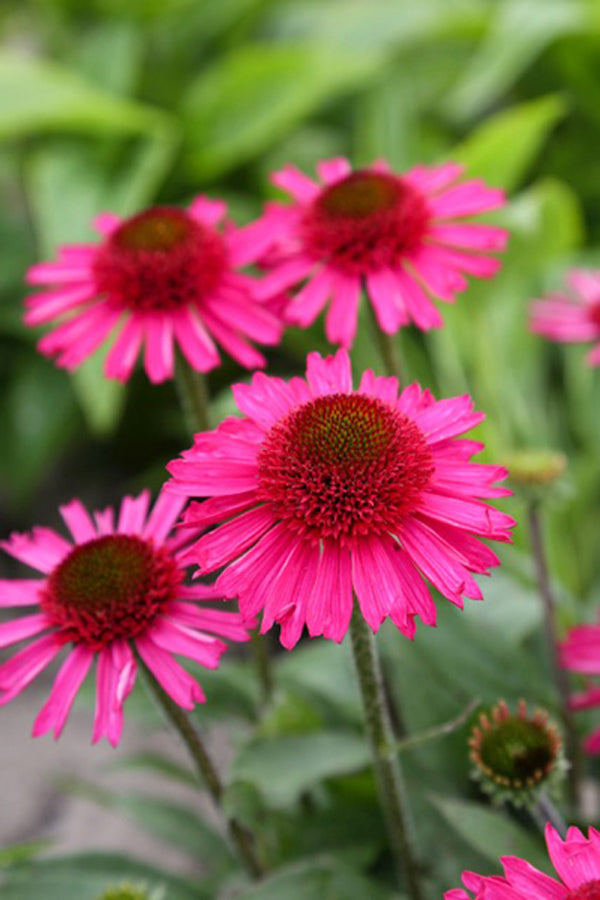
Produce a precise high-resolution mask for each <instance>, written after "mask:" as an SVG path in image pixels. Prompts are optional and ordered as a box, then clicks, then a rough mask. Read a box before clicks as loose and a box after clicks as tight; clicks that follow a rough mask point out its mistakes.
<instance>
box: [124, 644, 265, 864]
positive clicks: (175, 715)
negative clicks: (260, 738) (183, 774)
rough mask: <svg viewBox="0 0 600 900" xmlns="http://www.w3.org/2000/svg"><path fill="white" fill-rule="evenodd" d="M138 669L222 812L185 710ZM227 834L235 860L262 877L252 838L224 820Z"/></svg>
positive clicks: (216, 781) (219, 787) (213, 773)
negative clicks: (236, 856) (235, 851)
mask: <svg viewBox="0 0 600 900" xmlns="http://www.w3.org/2000/svg"><path fill="white" fill-rule="evenodd" d="M140 662H141V661H140ZM141 665H142V669H143V671H144V673H145V675H146V684H147V685H148V687H149V689H150V691H151V693H152V694H153V696H154V698H155V699H156V701H157V702H158V705H159V706H160V707H161V709H162V711H163V713H164V714H165V716H166V718H167V719H168V721H169V722H170V723H171V725H173V727H174V728H175V730H176V731H177V732H178V734H179V736H180V737H181V739H182V741H183V743H184V744H185V746H186V747H187V749H188V751H189V754H190V756H191V757H192V760H193V761H194V764H195V766H196V769H197V770H198V773H199V775H200V777H201V779H202V781H203V782H204V784H205V785H206V787H207V789H208V792H209V794H210V795H211V797H212V799H213V801H214V803H215V806H217V808H219V809H221V808H222V801H223V794H224V788H223V784H222V782H221V779H220V777H219V773H218V772H217V770H216V768H215V766H214V764H213V761H212V760H211V758H210V756H209V755H208V753H207V751H206V748H205V747H204V744H203V743H202V741H201V739H200V735H199V734H198V732H197V731H196V729H195V728H194V726H193V725H192V723H191V722H190V720H189V718H188V717H187V715H186V714H185V712H184V710H183V709H181V707H180V706H178V705H177V704H176V703H175V701H174V700H172V699H171V697H170V696H169V695H168V694H167V692H166V691H165V690H163V688H162V687H161V685H160V684H159V683H158V681H157V680H156V678H155V677H154V675H153V674H152V672H150V671H149V670H148V668H147V666H146V665H145V664H144V663H141ZM227 831H228V832H229V837H230V838H231V842H232V843H233V845H234V846H235V848H236V850H237V853H238V856H239V857H240V859H241V861H242V863H243V865H244V867H245V868H246V870H247V871H248V873H249V874H250V875H251V876H252V878H255V879H257V878H261V877H262V875H264V868H263V865H262V863H261V862H260V860H259V859H258V856H257V854H256V849H255V844H256V841H255V839H254V836H253V834H252V833H251V832H250V831H248V830H247V829H246V828H244V826H243V825H241V824H240V823H239V822H238V821H237V820H236V819H234V818H233V817H228V818H227Z"/></svg>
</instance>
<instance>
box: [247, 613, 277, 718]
mask: <svg viewBox="0 0 600 900" xmlns="http://www.w3.org/2000/svg"><path fill="white" fill-rule="evenodd" d="M250 642H251V646H252V655H253V656H254V664H255V666H256V674H257V677H258V681H259V684H260V688H261V693H262V699H263V700H264V701H265V702H267V701H269V700H270V699H271V696H272V694H273V672H272V671H271V660H270V657H269V651H268V648H267V643H266V640H265V638H264V637H263V636H262V635H261V634H260V633H259V631H258V629H256V628H253V629H252V631H251V632H250Z"/></svg>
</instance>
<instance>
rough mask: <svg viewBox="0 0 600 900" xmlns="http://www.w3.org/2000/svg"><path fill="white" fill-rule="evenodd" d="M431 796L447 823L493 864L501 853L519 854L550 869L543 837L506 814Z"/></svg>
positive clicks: (478, 804) (455, 800)
mask: <svg viewBox="0 0 600 900" xmlns="http://www.w3.org/2000/svg"><path fill="white" fill-rule="evenodd" d="M430 799H431V802H432V803H433V805H434V806H435V807H436V809H437V810H439V812H440V813H441V814H442V815H443V817H444V818H445V819H446V821H447V822H448V824H449V825H450V826H451V827H452V828H453V829H454V830H455V831H456V832H457V833H458V834H460V835H461V837H463V838H464V839H465V841H466V842H467V843H468V844H470V845H471V846H472V847H473V848H474V849H475V850H478V851H479V853H481V854H482V855H483V856H486V857H487V858H488V859H489V860H490V861H491V862H493V863H494V864H496V865H497V864H498V860H499V857H500V856H508V855H510V856H520V857H522V858H523V859H526V860H527V862H529V863H531V864H532V865H534V866H537V867H538V868H539V869H542V871H548V870H549V864H548V856H547V854H546V852H545V850H544V849H543V842H542V839H541V838H539V839H536V838H534V837H532V835H531V834H530V833H529V832H527V831H525V829H524V828H522V827H521V826H520V825H517V824H516V822H513V821H512V820H511V819H509V818H508V816H507V815H506V814H505V813H503V812H499V811H498V810H494V809H490V808H489V807H486V806H483V805H482V804H480V803H472V802H470V801H467V800H458V799H456V798H454V797H442V796H439V795H433V796H431V797H430Z"/></svg>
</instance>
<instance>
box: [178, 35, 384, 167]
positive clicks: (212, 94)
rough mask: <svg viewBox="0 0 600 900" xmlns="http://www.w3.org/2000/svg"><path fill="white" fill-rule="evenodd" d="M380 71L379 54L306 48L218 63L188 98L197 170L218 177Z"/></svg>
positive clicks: (265, 50)
mask: <svg viewBox="0 0 600 900" xmlns="http://www.w3.org/2000/svg"><path fill="white" fill-rule="evenodd" d="M381 64H382V60H381V57H380V56H378V55H377V54H375V53H370V54H369V53H364V52H354V53H349V52H347V51H343V50H342V49H334V48H331V47H320V46H308V45H301V44H290V45H287V46H281V45H278V46H274V45H272V44H264V45H258V44H255V45H248V46H246V47H244V48H243V49H241V50H238V51H237V52H235V53H233V54H231V55H229V56H227V57H225V58H223V59H221V60H219V61H218V62H217V63H215V64H214V65H213V67H212V68H210V69H208V70H205V71H204V72H203V73H202V74H201V75H200V76H199V78H198V79H197V80H196V81H195V82H193V83H192V85H191V86H190V89H189V91H188V93H187V94H186V96H185V97H184V99H183V106H182V111H183V114H184V117H185V122H186V130H187V140H188V147H187V159H188V162H189V165H190V167H191V170H192V171H193V172H194V173H197V174H199V175H202V176H205V177H207V176H215V175H218V174H220V173H222V172H224V171H226V170H227V169H229V168H231V167H232V166H234V165H236V164H238V163H240V162H242V161H244V160H246V159H248V158H250V157H252V156H255V155H256V154H258V153H260V151H262V150H264V149H265V148H266V147H268V146H269V145H271V144H272V143H273V142H274V141H276V140H278V139H280V138H282V137H283V136H284V135H285V134H286V133H287V132H288V131H290V130H291V129H292V128H293V127H294V126H295V125H296V124H297V123H299V122H300V121H302V119H304V118H305V117H307V116H308V115H310V114H311V113H312V112H314V111H315V110H317V109H318V108H319V107H320V106H322V105H323V103H325V102H326V101H327V100H330V99H332V98H333V97H336V96H337V95H339V94H340V93H342V92H344V91H348V90H351V89H355V88H357V87H358V86H361V87H362V86H363V85H364V83H365V81H367V80H368V79H369V78H370V77H371V76H372V75H373V74H374V73H375V72H376V71H377V70H378V69H379V68H380V67H381Z"/></svg>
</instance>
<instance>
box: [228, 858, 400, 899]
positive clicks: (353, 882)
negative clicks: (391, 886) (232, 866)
mask: <svg viewBox="0 0 600 900" xmlns="http://www.w3.org/2000/svg"><path fill="white" fill-rule="evenodd" d="M282 898H285V900H342V898H343V900H366V898H368V900H393V898H396V900H400V895H399V894H395V893H392V892H391V891H389V890H386V889H385V888H383V887H381V886H380V885H378V884H377V882H375V881H372V880H371V879H367V878H363V877H362V876H361V875H360V874H359V873H358V872H356V871H355V870H354V869H351V868H350V867H349V866H343V865H341V864H340V863H339V862H337V861H335V860H330V859H328V858H326V857H325V858H323V857H313V858H312V859H309V860H306V861H303V862H302V863H301V864H296V865H293V866H288V867H286V868H284V869H280V870H279V871H278V872H276V873H275V874H274V875H271V876H270V877H269V878H266V879H265V880H264V881H261V883H260V884H259V885H257V886H256V887H251V888H249V889H248V890H246V891H244V892H243V893H242V894H241V895H240V900H282Z"/></svg>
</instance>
